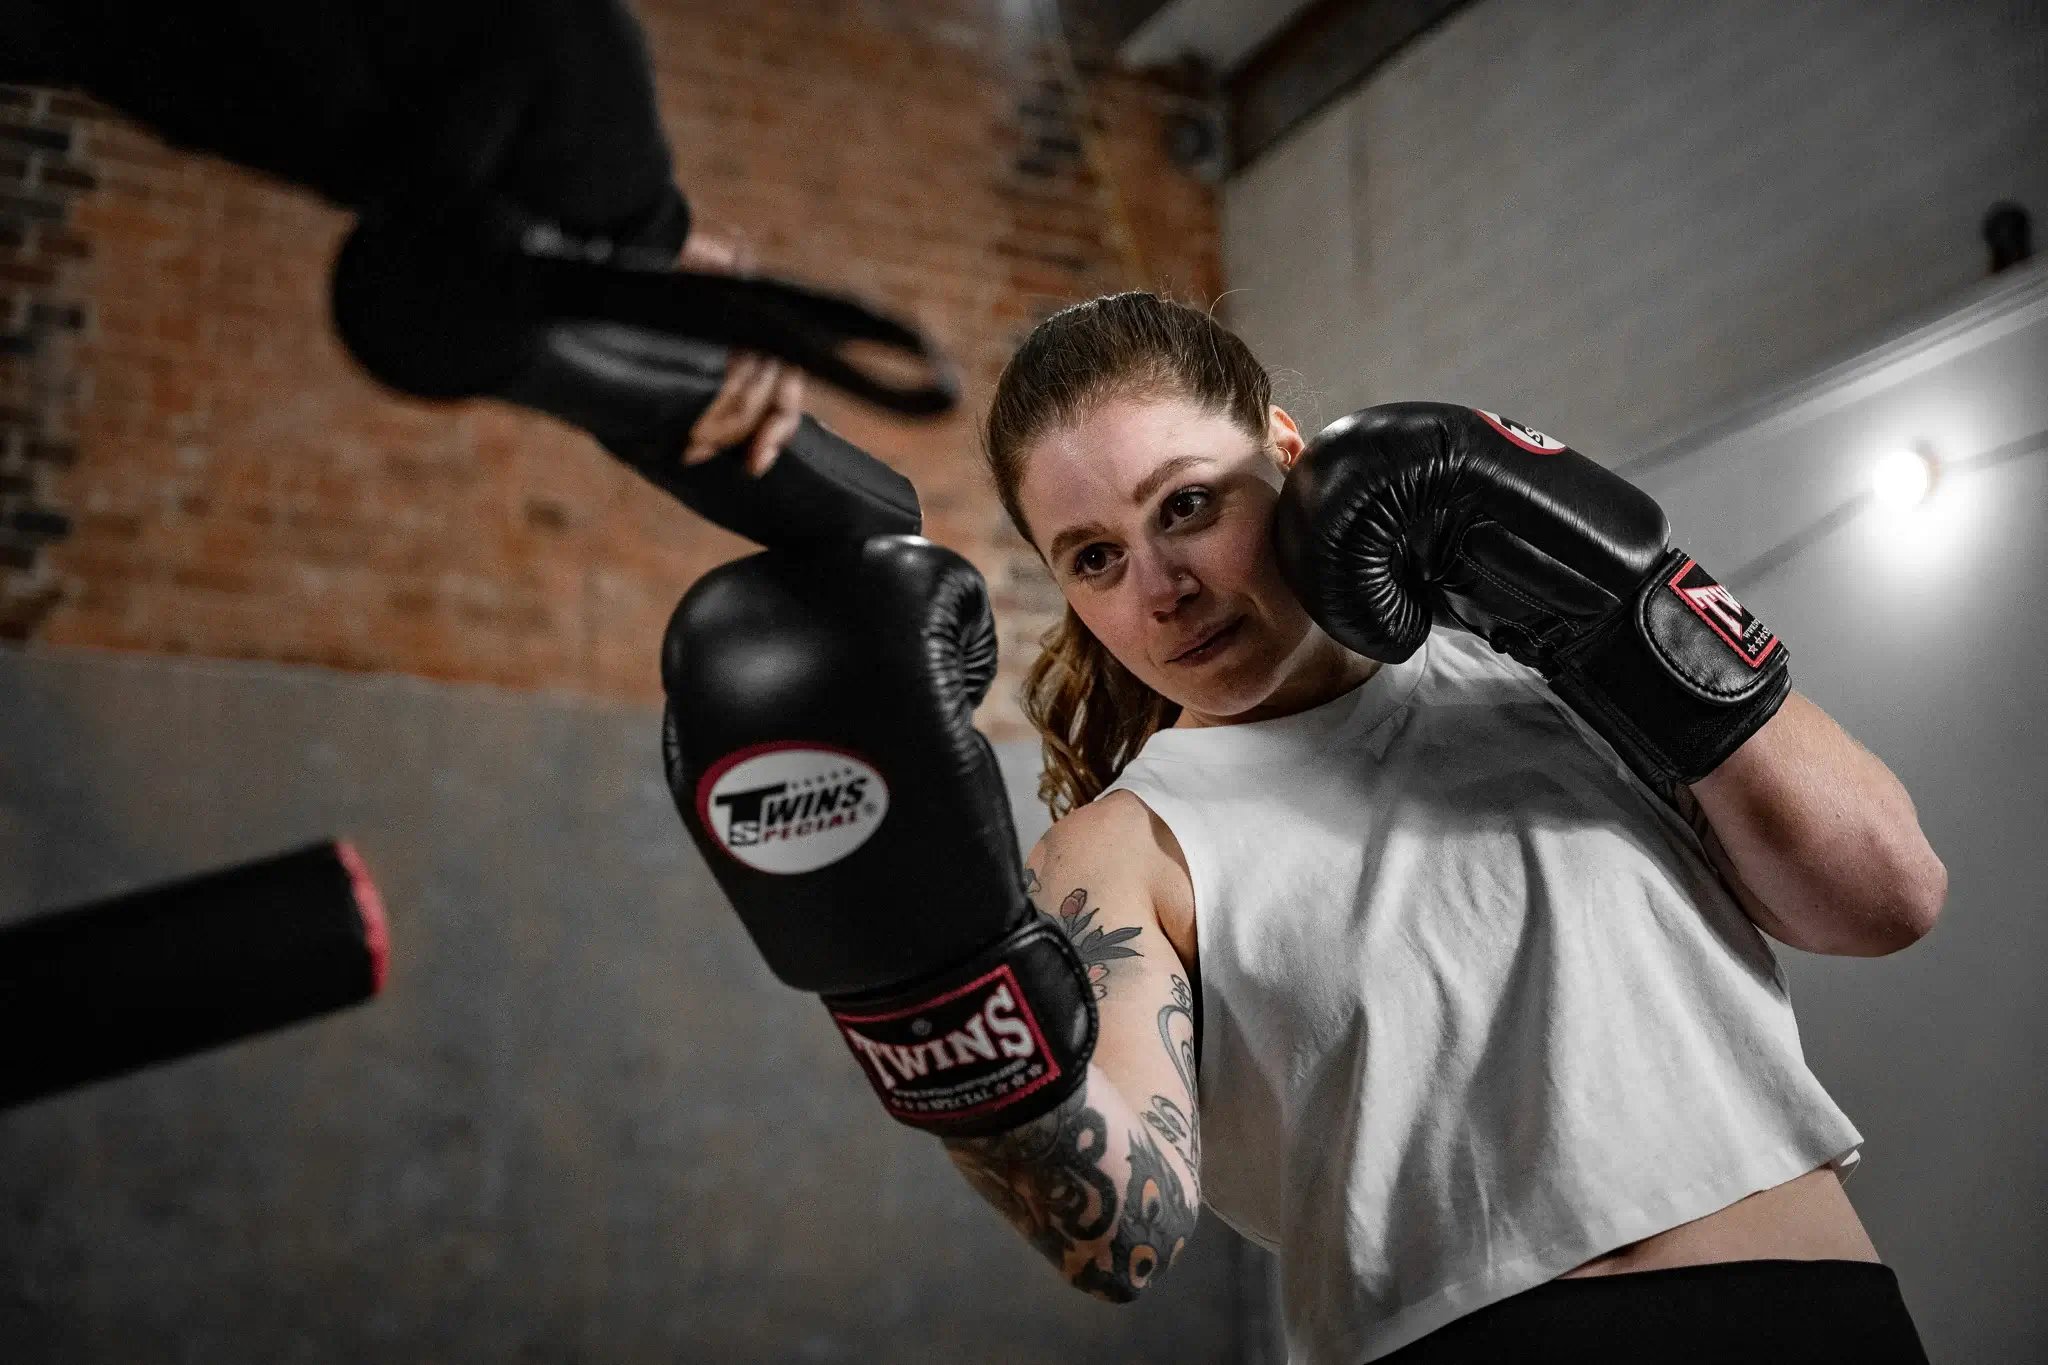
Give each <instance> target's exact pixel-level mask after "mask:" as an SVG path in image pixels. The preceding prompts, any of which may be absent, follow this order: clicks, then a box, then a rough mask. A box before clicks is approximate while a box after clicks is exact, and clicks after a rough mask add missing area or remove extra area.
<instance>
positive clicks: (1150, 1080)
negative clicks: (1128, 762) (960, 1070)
mask: <svg viewBox="0 0 2048 1365" xmlns="http://www.w3.org/2000/svg"><path fill="white" fill-rule="evenodd" d="M1119 804H1120V803H1119ZM1124 823H1126V822H1125V821H1124V820H1123V819H1122V818H1121V816H1120V815H1119V813H1117V812H1115V811H1112V810H1109V809H1105V808H1103V807H1101V806H1085V807H1083V808H1082V809H1081V810H1079V811H1076V812H1074V814H1072V815H1069V816H1067V817H1066V819H1064V820H1062V821H1060V823H1059V824H1057V825H1055V826H1054V827H1053V830H1052V831H1048V833H1047V835H1046V837H1045V838H1044V839H1042V840H1040V842H1039V845H1038V847H1037V848H1035V849H1033V850H1032V853H1031V857H1030V860H1029V862H1028V864H1027V881H1026V889H1027V891H1028V892H1029V893H1030V896H1031V901H1032V904H1033V905H1035V906H1037V907H1038V909H1039V911H1040V912H1041V913H1043V914H1046V915H1048V916H1050V917H1051V918H1052V919H1054V920H1055V921H1057V922H1058V923H1059V924H1060V926H1061V928H1062V929H1064V930H1065V931H1066V932H1067V935H1068V936H1069V937H1070V938H1071V939H1073V941H1074V945H1075V947H1076V948H1077V949H1078V950H1079V951H1080V954H1081V958H1082V960H1083V961H1084V962H1087V963H1088V964H1089V975H1090V976H1091V977H1092V978H1093V980H1094V982H1095V994H1096V1006H1097V1009H1098V1011H1099V1013H1100V1016H1101V1030H1100V1034H1099V1036H1098V1039H1097V1041H1096V1045H1095V1056H1094V1060H1093V1061H1092V1062H1090V1063H1089V1067H1088V1078H1087V1081H1086V1082H1085V1083H1084V1084H1083V1086H1082V1088H1081V1089H1080V1090H1079V1091H1077V1092H1075V1094H1074V1095H1073V1096H1071V1097H1070V1098H1069V1099H1068V1100H1067V1101H1066V1103H1064V1104H1062V1105H1061V1106H1060V1107H1059V1108H1058V1109H1057V1110H1055V1111H1054V1112H1052V1113H1050V1114H1047V1115H1044V1116H1043V1117H1041V1118H1038V1119H1035V1120H1033V1121H1031V1122H1029V1123H1026V1124H1023V1125H1021V1126H1020V1127H1018V1128H1014V1129H1012V1130H1010V1131H1009V1132H1007V1133H1001V1134H997V1135H996V1136H994V1137H985V1138H956V1139H949V1140H948V1141H947V1142H946V1154H947V1155H948V1156H949V1157H951V1158H952V1160H953V1164H954V1165H955V1166H957V1167H959V1169H960V1172H961V1174H963V1175H965V1176H966V1177H967V1180H968V1183H969V1184H971V1185H973V1186H974V1188H975V1190H976V1192H978V1193H979V1194H980V1195H981V1196H982V1197H983V1198H985V1199H987V1200H988V1201H989V1203H991V1204H993V1205H994V1206H995V1208H996V1209H997V1211H998V1212H1000V1213H1001V1214H1002V1215H1003V1216H1004V1217H1005V1218H1006V1219H1008V1220H1009V1222H1010V1224H1011V1225H1012V1226H1014V1227H1015V1228H1016V1229H1017V1230H1018V1232H1019V1233H1021V1234H1022V1235H1023V1236H1024V1238H1025V1239H1026V1240H1027V1241H1029V1242H1030V1243H1031V1245H1032V1246H1034V1247H1036V1248H1037V1249H1038V1251H1039V1252H1040V1254H1042V1255H1044V1256H1045V1257H1046V1259H1047V1260H1049V1261H1051V1262H1052V1264H1053V1266H1054V1268H1055V1269H1057V1270H1058V1271H1059V1273H1060V1275H1061V1276H1062V1277H1063V1278H1064V1279H1065V1280H1066V1281H1067V1282H1068V1283H1069V1284H1071V1285H1073V1286H1074V1287H1075V1288H1076V1289H1080V1290H1082V1291H1084V1292H1086V1293H1089V1294H1092V1295H1094V1296H1095V1297H1097V1298H1100V1299H1105V1300H1108V1301H1109V1302H1111V1303H1128V1302H1129V1301H1131V1300H1132V1299H1134V1298H1136V1297H1137V1295H1138V1294H1139V1292H1140V1291H1142V1290H1143V1289H1144V1288H1145V1287H1146V1285H1148V1284H1150V1283H1151V1282H1152V1281H1153V1280H1154V1279H1155V1278H1156V1277H1157V1276H1158V1275H1159V1274H1160V1273H1161V1272H1163V1271H1165V1270H1166V1268H1167V1267H1168V1266H1170V1265H1172V1264H1173V1261H1174V1259H1175V1258H1176V1257H1177V1256H1178V1255H1179V1254H1180V1251H1181V1248H1182V1247H1184V1246H1185V1245H1186V1244H1187V1239H1188V1237H1189V1236H1190V1235H1191V1234H1192V1233H1193V1232H1194V1230H1195V1222H1196V1219H1197V1217H1198V1216H1199V1214H1200V1211H1201V1202H1202V1199H1201V1187H1200V1177H1199V1171H1200V1167H1201V1154H1200V1150H1199V1142H1200V1139H1199V1135H1198V1132H1197V1130H1196V1127H1195V1075H1194V1069H1195V1050H1194V1041H1193V1040H1194V1022H1195V1021H1194V1008H1195V1003H1194V999H1193V996H1192V993H1191V991H1190V989H1189V987H1188V973H1187V971H1186V968H1185V967H1184V966H1183V965H1182V963H1181V961H1180V958H1179V955H1178V954H1177V953H1175V951H1174V949H1173V946H1172V945H1171V944H1170V943H1169V942H1168V941H1167V939H1166V936H1165V935H1164V934H1163V933H1162V932H1161V931H1160V928H1159V919H1158V913H1157V910H1156V909H1155V907H1154V905H1153V901H1152V895H1151V888H1150V885H1149V882H1148V881H1147V880H1146V878H1145V877H1144V876H1143V875H1142V871H1141V870H1140V864H1141V860H1140V859H1139V858H1138V857H1136V856H1134V850H1135V849H1136V848H1138V847H1140V846H1141V845H1139V844H1135V843H1134V842H1133V841H1132V840H1131V838H1130V833H1129V831H1126V830H1122V829H1120V828H1119V826H1121V825H1122V824H1124ZM1140 837H1142V835H1141V836H1140Z"/></svg>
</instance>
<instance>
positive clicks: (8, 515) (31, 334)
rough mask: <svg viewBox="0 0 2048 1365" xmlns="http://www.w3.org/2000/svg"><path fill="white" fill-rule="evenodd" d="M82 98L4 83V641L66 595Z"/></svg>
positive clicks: (0, 296)
mask: <svg viewBox="0 0 2048 1365" xmlns="http://www.w3.org/2000/svg"><path fill="white" fill-rule="evenodd" d="M90 113H91V110H90V108H89V106H86V105H84V104H83V103H82V102H80V101H78V100H76V99H74V98H72V97H70V96H67V95H63V94H56V93H52V92H50V91H43V90H35V91H31V90H14V89H10V88H8V87H4V86H0V639H7V640H20V639H24V638H26V637H27V636H29V635H31V634H33V633H34V632H35V631H36V630H37V628H38V627H39V626H40V625H41V624H42V622H43V621H44V619H45V618H46V617H47V616H48V615H49V613H50V611H51V610H52V609H53V608H54V607H55V606H56V605H57V603H58V601H59V600H60V599H61V597H62V590H61V588H60V587H59V586H58V581H57V575H56V573H55V572H54V571H53V569H52V567H51V563H52V559H51V554H50V547H51V546H52V545H53V544H55V543H56V542H58V541H61V540H62V539H63V538H64V537H66V536H68V535H69V534H70V533H71V529H72V520H71V518H70V517H69V516H68V515H67V514H66V513H65V512H64V511H63V510H62V508H61V506H60V504H59V499H58V490H57V488H56V486H55V485H56V483H57V481H58V480H57V478H56V474H57V471H59V470H61V469H63V468H65V467H66V466H68V465H70V464H71V463H72V461H73V460H74V458H75V456H76V453H77V445H76V443H75V440H74V432H75V430H76V424H77V415H78V405H79V401H80V400H81V398H82V397H84V395H85V390H86V384H85V379H84V375H83V373H82V371H81V367H80V365H79V363H78V356H77V353H78V346H77V338H78V336H79V335H80V333H81V332H82V331H83V330H84V327H85V321H86V311H87V310H86V305H85V302H84V295H83V286H82V281H81V278H80V277H81V274H82V271H81V269H80V267H79V262H81V261H82V260H83V259H84V258H85V257H86V255H87V254H88V251H89V248H88V245H87V243H86V242H85V240H84V239H83V238H82V237H80V236H79V235H78V233H77V231H76V230H75V229H74V227H73V225H72V222H71V218H72V209H73V206H74V204H75V203H76V202H77V200H78V199H79V197H80V196H81V195H83V194H85V193H86V192H87V191H89V190H91V189H92V188H93V183H94V182H93V176H92V174H91V172H90V171H88V170H87V169H85V168H84V167H83V166H82V165H80V163H79V159H78V156H77V148H78V139H79V132H80V126H81V123H82V121H83V120H84V118H85V117H87V116H89V114H90Z"/></svg>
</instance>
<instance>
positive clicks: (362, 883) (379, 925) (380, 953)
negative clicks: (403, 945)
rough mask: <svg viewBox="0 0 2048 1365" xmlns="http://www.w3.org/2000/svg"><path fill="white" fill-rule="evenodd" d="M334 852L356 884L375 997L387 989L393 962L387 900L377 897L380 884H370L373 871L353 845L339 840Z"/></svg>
mask: <svg viewBox="0 0 2048 1365" xmlns="http://www.w3.org/2000/svg"><path fill="white" fill-rule="evenodd" d="M334 852H335V854H336V856H338V857H339V858H340V859H341V865H342V866H343V867H345V868H347V869H348V877H349V880H350V881H351V882H353V883H355V888H356V909H357V911H358V912H359V913H361V915H362V917H363V946H364V947H365V948H368V949H369V950H370V993H371V994H372V995H374V994H376V993H377V992H378V991H381V990H383V989H384V973H385V971H386V969H387V968H388V967H389V965H390V961H391V926H390V924H389V922H388V921H387V920H386V919H385V918H384V898H383V897H382V896H380V895H378V894H377V883H375V882H374V881H371V880H370V869H369V868H367V867H365V866H364V865H363V855H362V854H360V853H358V852H356V846H355V845H354V844H351V843H349V842H348V841H346V840H336V841H335V844H334Z"/></svg>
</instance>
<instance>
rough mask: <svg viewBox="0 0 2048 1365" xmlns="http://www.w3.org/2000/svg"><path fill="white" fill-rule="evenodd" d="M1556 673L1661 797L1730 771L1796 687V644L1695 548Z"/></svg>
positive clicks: (1661, 567) (1563, 689) (1566, 653)
mask: <svg viewBox="0 0 2048 1365" xmlns="http://www.w3.org/2000/svg"><path fill="white" fill-rule="evenodd" d="M1553 669H1554V670H1555V671H1554V672H1553V673H1552V676H1551V678H1550V682H1551V686H1552V687H1554V688H1555V689H1556V690H1557V693H1558V695H1559V696H1561V697H1563V698H1564V699H1565V701H1566V702H1568V703H1569V704H1570V705H1571V706H1572V707H1573V709H1575V710H1577V711H1578V712H1579V714H1580V715H1582V716H1584V717H1585V718H1586V720H1587V723H1588V724H1590V725H1592V727H1593V728H1594V729H1595V730H1597V731H1598V732H1599V733H1600V734H1601V736H1602V737H1603V738H1605V739H1606V740H1607V741H1608V743H1610V744H1612V745H1613V746H1614V747H1615V750H1616V752H1618V753H1619V754H1620V755H1621V756H1622V758H1623V760H1624V761H1626V762H1627V763H1628V765H1629V766H1630V767H1631V768H1633V769H1634V770H1635V771H1636V773H1637V774H1638V775H1640V776H1641V777H1642V778H1643V780H1644V781H1645V782H1647V783H1648V784H1649V785H1650V786H1651V787H1653V788H1655V789H1656V790H1658V791H1659V792H1664V791H1667V790H1668V789H1669V788H1670V787H1671V785H1672V784H1674V783H1680V782H1696V781H1698V780H1699V779H1700V778H1702V777H1704V776H1706V775H1707V774H1708V773H1710V772H1712V771H1713V770H1714V769H1715V768H1717V767H1719V766H1720V765H1721V762H1722V761H1723V760H1724V759H1726V758H1727V757H1728V755H1730V754H1732V753H1734V752H1735V750H1736V749H1737V748H1738V747H1740V746H1741V744H1742V742H1743V741H1744V740H1746V739H1748V738H1749V737H1750V736H1751V735H1753V734H1755V733H1756V732H1757V731H1758V730H1759V729H1761V728H1762V727H1763V724H1764V722H1765V721H1767V720H1769V719H1770V718H1771V717H1772V716H1773V715H1775V714H1776V713H1777V710H1778V707H1779V706H1780V705H1782V704H1783V702H1784V700H1785V697H1786V695H1787V694H1788V693H1789V692H1790V691H1791V690H1792V675H1791V671H1790V669H1789V666H1788V662H1787V655H1786V649H1785V644H1784V642H1783V641H1782V640H1780V639H1779V638H1778V637H1777V636H1776V635H1774V634H1773V633H1772V632H1771V631H1770V629H1769V628H1768V627H1766V626H1765V625H1764V624H1763V622H1761V621H1759V620H1757V619H1756V617H1754V616H1752V615H1751V614H1750V613H1749V612H1748V611H1747V610H1745V609H1744V607H1743V606H1742V604H1741V603H1740V602H1738V601H1736V600H1735V596H1734V594H1732V593H1730V592H1729V591H1728V589H1726V588H1724V587H1722V586H1721V585H1720V584H1719V583H1717V582H1716V581H1715V580H1714V578H1713V577H1712V576H1711V575H1710V574H1708V573H1707V571H1706V570H1705V569H1703V568H1701V567H1700V566H1699V564H1698V562H1697V561H1695V560H1694V559H1693V558H1692V557H1691V556H1690V555H1687V554H1686V553H1685V552H1684V551H1683V550H1672V551H1670V552H1669V553H1668V554H1666V555H1665V557H1664V559H1663V560H1662V561H1661V562H1660V563H1659V564H1658V566H1657V569H1656V571H1655V572H1654V573H1652V574H1651V575H1650V576H1649V577H1648V578H1646V579H1645V580H1644V581H1643V586H1642V587H1641V589H1639V590H1638V591H1637V593H1636V595H1635V599H1634V601H1633V602H1631V603H1630V604H1629V608H1628V610H1627V611H1626V612H1617V613H1616V614H1615V615H1614V616H1613V617H1612V618H1611V619H1609V620H1608V621H1607V622H1606V623H1604V624H1603V625H1602V626H1601V627H1600V628H1599V629H1598V630H1595V631H1593V632H1592V633H1590V634H1589V635H1588V636H1586V638H1584V639H1583V640H1581V641H1579V642H1578V643H1576V644H1574V645H1571V646H1568V647H1567V648H1565V649H1562V650H1559V651H1558V654H1557V657H1556V660H1555V662H1554V664H1553Z"/></svg>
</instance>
